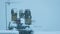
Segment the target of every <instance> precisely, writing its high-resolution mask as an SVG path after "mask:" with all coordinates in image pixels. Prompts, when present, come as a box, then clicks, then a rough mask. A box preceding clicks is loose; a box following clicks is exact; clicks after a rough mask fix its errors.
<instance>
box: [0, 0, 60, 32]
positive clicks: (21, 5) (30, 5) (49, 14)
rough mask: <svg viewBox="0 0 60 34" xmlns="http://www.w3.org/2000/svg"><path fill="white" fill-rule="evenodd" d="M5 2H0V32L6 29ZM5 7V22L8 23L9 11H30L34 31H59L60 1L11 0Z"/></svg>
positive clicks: (0, 0)
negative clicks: (14, 9)
mask: <svg viewBox="0 0 60 34" xmlns="http://www.w3.org/2000/svg"><path fill="white" fill-rule="evenodd" d="M5 1H7V0H0V30H5V29H6V18H5ZM11 2H14V3H12V4H11V5H7V20H8V21H7V22H8V23H9V22H10V17H11V16H10V11H11V9H12V8H16V10H20V9H23V10H25V9H30V10H31V13H32V20H33V21H34V22H32V27H31V28H32V29H33V30H36V31H58V30H60V0H11Z"/></svg>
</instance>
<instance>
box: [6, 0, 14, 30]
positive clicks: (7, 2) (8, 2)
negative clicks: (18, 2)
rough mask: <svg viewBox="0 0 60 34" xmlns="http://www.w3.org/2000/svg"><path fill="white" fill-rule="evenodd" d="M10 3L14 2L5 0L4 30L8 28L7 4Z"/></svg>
mask: <svg viewBox="0 0 60 34" xmlns="http://www.w3.org/2000/svg"><path fill="white" fill-rule="evenodd" d="M12 3H14V2H11V1H10V0H7V1H5V18H6V30H7V28H8V26H7V6H8V5H10V4H12Z"/></svg>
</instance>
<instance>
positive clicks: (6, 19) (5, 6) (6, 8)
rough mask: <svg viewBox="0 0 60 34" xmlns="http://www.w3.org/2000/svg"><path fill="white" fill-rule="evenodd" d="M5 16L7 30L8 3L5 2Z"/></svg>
mask: <svg viewBox="0 0 60 34" xmlns="http://www.w3.org/2000/svg"><path fill="white" fill-rule="evenodd" d="M5 18H6V30H7V4H6V2H5Z"/></svg>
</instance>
